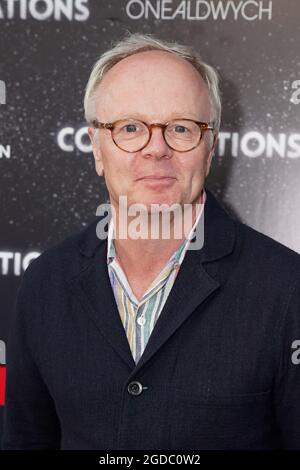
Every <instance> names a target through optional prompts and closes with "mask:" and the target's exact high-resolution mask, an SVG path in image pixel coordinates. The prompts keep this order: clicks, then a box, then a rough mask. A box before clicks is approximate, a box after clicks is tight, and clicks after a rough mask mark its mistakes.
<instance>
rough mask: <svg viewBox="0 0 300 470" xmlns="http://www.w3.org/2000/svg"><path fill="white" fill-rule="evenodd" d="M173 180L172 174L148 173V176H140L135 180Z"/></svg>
mask: <svg viewBox="0 0 300 470" xmlns="http://www.w3.org/2000/svg"><path fill="white" fill-rule="evenodd" d="M171 179H172V180H173V179H175V178H174V176H157V175H149V176H142V177H141V178H138V179H137V180H136V181H141V180H147V181H148V180H154V181H160V180H171Z"/></svg>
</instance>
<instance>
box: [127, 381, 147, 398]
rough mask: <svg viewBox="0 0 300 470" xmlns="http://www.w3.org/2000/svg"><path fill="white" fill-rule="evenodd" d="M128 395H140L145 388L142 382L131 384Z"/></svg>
mask: <svg viewBox="0 0 300 470" xmlns="http://www.w3.org/2000/svg"><path fill="white" fill-rule="evenodd" d="M127 390H128V393H129V394H130V395H134V396H137V395H140V394H141V393H142V391H143V386H142V384H141V383H140V382H130V384H129V385H128V387H127Z"/></svg>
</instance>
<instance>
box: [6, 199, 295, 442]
mask: <svg viewBox="0 0 300 470" xmlns="http://www.w3.org/2000/svg"><path fill="white" fill-rule="evenodd" d="M206 191H207V202H206V206H205V243H204V247H203V248H202V249H201V250H198V251H188V252H187V254H186V257H185V259H184V262H183V264H182V267H181V269H180V271H179V274H178V276H177V278H176V281H175V284H174V286H173V289H172V291H171V293H170V295H169V297H168V299H167V302H166V304H165V306H164V308H163V311H162V313H161V315H160V317H159V319H158V321H157V323H156V325H155V328H154V330H153V332H152V335H151V336H150V339H149V342H148V344H147V346H146V349H145V351H144V354H143V355H142V357H141V359H140V361H139V362H138V363H137V364H135V363H134V360H133V358H132V355H131V351H130V348H129V345H128V341H127V338H126V335H125V331H124V328H123V325H122V322H121V319H120V317H119V313H118V310H117V306H116V303H115V300H114V296H113V292H112V289H111V286H110V281H109V277H108V271H107V264H106V249H107V241H106V240H99V239H98V238H97V236H96V224H97V222H98V220H99V219H97V220H95V221H93V222H92V223H91V224H90V225H89V226H88V227H87V228H86V229H84V230H83V231H82V232H80V233H79V234H76V235H73V236H71V237H69V238H67V239H65V240H64V241H62V242H61V243H59V244H57V245H56V246H55V247H52V248H50V249H48V250H46V251H45V252H44V253H43V254H42V255H41V256H40V257H39V258H37V259H36V260H34V261H33V262H32V263H31V264H30V266H29V267H28V269H27V270H26V272H25V274H24V276H23V280H22V285H21V289H20V291H19V295H18V299H17V303H16V309H15V318H14V321H13V326H12V329H11V335H10V340H9V344H8V351H7V369H8V377H7V396H6V408H5V421H4V438H3V448H5V449H48V448H50V449H55V448H62V449H108V450H112V449H128V450H131V449H143V450H145V449H148V450H150V449H156V450H158V449H160V450H162V449H165V450H166V449H200V450H201V449H275V448H276V449H278V448H284V449H286V448H293V449H300V365H298V362H299V356H300V354H298V353H297V349H295V344H297V343H295V341H296V340H300V256H299V255H298V254H296V253H294V252H293V251H291V250H289V249H288V248H286V247H284V246H283V245H281V244H279V243H277V242H275V241H274V240H272V239H270V238H268V237H266V236H264V235H262V234H260V233H258V232H257V231H255V230H253V229H251V228H250V227H248V226H246V225H244V224H242V223H240V222H238V221H235V220H233V219H232V218H230V217H229V215H228V214H227V213H226V212H225V211H224V209H222V208H221V206H220V205H219V203H218V202H217V201H216V199H215V198H214V197H213V195H212V194H211V193H210V192H209V191H208V190H206ZM158 256H159V253H158ZM297 359H298V361H297Z"/></svg>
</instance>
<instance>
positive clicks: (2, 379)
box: [0, 366, 6, 406]
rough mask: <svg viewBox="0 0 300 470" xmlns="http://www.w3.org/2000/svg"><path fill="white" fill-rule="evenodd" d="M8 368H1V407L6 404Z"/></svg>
mask: <svg viewBox="0 0 300 470" xmlns="http://www.w3.org/2000/svg"><path fill="white" fill-rule="evenodd" d="M5 382H6V367H1V366H0V406H4V403H5Z"/></svg>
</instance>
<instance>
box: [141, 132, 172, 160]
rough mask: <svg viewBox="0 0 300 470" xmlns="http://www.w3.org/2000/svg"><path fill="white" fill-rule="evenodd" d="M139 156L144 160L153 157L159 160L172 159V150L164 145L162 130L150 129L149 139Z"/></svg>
mask: <svg viewBox="0 0 300 470" xmlns="http://www.w3.org/2000/svg"><path fill="white" fill-rule="evenodd" d="M141 154H142V156H143V157H144V158H149V157H155V158H157V159H161V158H171V157H172V149H171V148H170V147H169V146H168V144H167V143H166V141H165V139H164V136H163V130H162V129H161V128H160V127H152V135H151V138H150V140H149V142H148V144H147V145H146V147H144V148H143V149H142V150H141Z"/></svg>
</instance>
